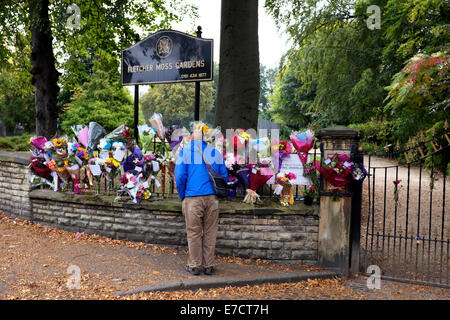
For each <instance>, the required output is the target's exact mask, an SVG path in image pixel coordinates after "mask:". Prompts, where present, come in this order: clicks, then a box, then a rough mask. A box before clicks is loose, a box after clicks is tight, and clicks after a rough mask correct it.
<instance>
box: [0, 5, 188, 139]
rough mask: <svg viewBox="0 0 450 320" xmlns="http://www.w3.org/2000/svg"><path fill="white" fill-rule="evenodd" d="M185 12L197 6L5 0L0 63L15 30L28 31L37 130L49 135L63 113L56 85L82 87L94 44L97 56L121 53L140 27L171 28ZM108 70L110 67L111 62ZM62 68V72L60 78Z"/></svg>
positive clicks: (0, 22) (151, 29) (0, 21)
mask: <svg viewBox="0 0 450 320" xmlns="http://www.w3.org/2000/svg"><path fill="white" fill-rule="evenodd" d="M69 6H70V7H71V8H72V9H73V8H74V7H76V9H75V11H72V13H70V11H69V12H68V11H67V9H68V8H69ZM174 8H176V12H175V11H174V10H175V9H174ZM78 13H79V14H78ZM74 14H75V17H76V19H75V21H74V20H73V18H74ZM185 15H194V16H195V15H196V7H195V6H192V5H186V4H184V3H183V2H182V1H181V0H152V1H140V0H139V1H130V0H107V1H99V0H90V1H77V0H74V1H68V0H28V1H25V2H20V1H15V0H2V1H0V62H1V61H2V60H7V59H8V55H7V54H6V52H7V49H8V42H10V39H11V38H12V37H13V36H14V31H15V30H17V29H20V30H23V32H28V29H29V32H31V39H32V40H31V46H32V53H31V61H32V64H33V66H32V68H31V72H32V74H33V80H32V81H33V84H34V85H35V89H36V99H35V100H36V134H38V135H45V136H47V137H49V136H52V135H53V134H54V133H55V132H56V124H57V119H58V113H59V111H60V108H58V105H57V96H58V92H59V86H58V84H61V85H62V87H64V88H65V89H66V90H68V89H70V90H71V89H73V87H72V88H68V87H67V86H65V84H70V85H72V86H73V85H79V84H77V80H76V79H80V78H81V79H83V78H87V76H89V72H87V73H84V74H81V75H80V70H81V71H83V72H84V69H86V68H85V66H83V64H84V63H85V62H86V61H88V60H89V57H90V55H92V54H93V53H92V52H90V51H92V50H91V49H92V48H94V49H96V50H94V51H95V52H94V53H95V54H96V53H97V52H96V51H97V50H98V49H100V50H105V51H107V52H110V53H113V54H115V55H116V56H119V53H120V51H121V50H122V49H124V48H125V47H128V46H130V45H131V44H133V42H134V39H135V28H136V27H138V28H141V29H142V30H143V32H146V33H147V32H154V31H156V30H158V29H167V28H169V27H170V25H171V23H172V22H173V21H180V20H181V19H182V18H183V17H184V16H185ZM78 18H79V19H78ZM69 20H70V21H72V22H75V23H70V25H71V26H72V28H71V27H68V25H69V24H68V21H69ZM73 27H75V28H73ZM106 68H107V69H109V70H110V68H111V66H106ZM89 69H90V68H89ZM58 70H61V71H63V76H62V77H61V79H59V75H60V73H59V72H58ZM88 71H89V70H88ZM74 79H75V80H74ZM58 80H60V83H58ZM61 80H62V83H61ZM70 85H69V86H70Z"/></svg>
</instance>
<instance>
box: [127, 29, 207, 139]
mask: <svg viewBox="0 0 450 320" xmlns="http://www.w3.org/2000/svg"><path fill="white" fill-rule="evenodd" d="M201 30H202V28H201V27H200V26H198V27H197V36H193V35H190V34H187V33H183V32H180V31H175V30H160V31H157V32H155V33H154V34H152V35H150V36H148V37H147V38H145V39H143V40H139V36H138V35H136V43H135V44H134V45H133V46H131V47H129V48H127V49H125V50H123V51H122V66H121V73H122V85H123V86H130V85H134V87H135V90H134V132H135V133H134V135H135V139H136V141H138V137H139V132H138V120H139V85H141V84H162V83H178V82H195V105H194V120H195V121H198V120H199V119H200V82H201V81H212V80H213V39H204V38H202V37H201V34H202V31H201Z"/></svg>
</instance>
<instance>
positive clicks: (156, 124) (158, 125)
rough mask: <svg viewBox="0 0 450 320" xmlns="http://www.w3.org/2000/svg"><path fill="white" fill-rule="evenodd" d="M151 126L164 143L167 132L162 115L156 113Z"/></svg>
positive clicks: (151, 120)
mask: <svg viewBox="0 0 450 320" xmlns="http://www.w3.org/2000/svg"><path fill="white" fill-rule="evenodd" d="M150 125H151V126H152V127H153V128H155V130H156V133H157V134H158V136H159V137H160V138H161V139H162V140H163V141H164V139H165V130H164V125H163V120H162V115H161V114H160V113H154V114H153V115H152V117H151V119H150Z"/></svg>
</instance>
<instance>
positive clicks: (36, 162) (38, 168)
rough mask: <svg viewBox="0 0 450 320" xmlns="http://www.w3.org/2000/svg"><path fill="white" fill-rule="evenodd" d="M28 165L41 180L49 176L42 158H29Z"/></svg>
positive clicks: (47, 168)
mask: <svg viewBox="0 0 450 320" xmlns="http://www.w3.org/2000/svg"><path fill="white" fill-rule="evenodd" d="M30 163H31V166H32V168H33V171H34V172H35V173H36V174H37V175H38V176H39V177H41V178H48V177H49V175H50V172H51V171H50V168H49V167H48V166H47V165H46V162H45V159H44V158H42V157H34V156H33V157H31V158H30Z"/></svg>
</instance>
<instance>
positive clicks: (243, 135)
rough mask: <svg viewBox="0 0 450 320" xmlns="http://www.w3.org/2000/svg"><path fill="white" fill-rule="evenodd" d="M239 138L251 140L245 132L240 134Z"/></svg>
mask: <svg viewBox="0 0 450 320" xmlns="http://www.w3.org/2000/svg"><path fill="white" fill-rule="evenodd" d="M239 136H240V137H242V138H244V139H245V140H246V141H247V140H248V138H250V135H249V134H248V133H247V132H244V131H242V132H241V133H239Z"/></svg>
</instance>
